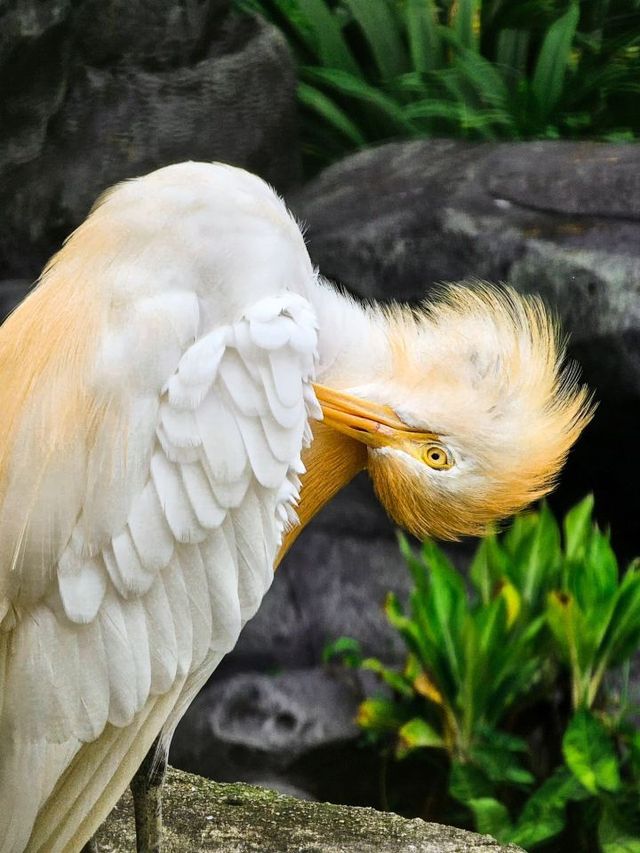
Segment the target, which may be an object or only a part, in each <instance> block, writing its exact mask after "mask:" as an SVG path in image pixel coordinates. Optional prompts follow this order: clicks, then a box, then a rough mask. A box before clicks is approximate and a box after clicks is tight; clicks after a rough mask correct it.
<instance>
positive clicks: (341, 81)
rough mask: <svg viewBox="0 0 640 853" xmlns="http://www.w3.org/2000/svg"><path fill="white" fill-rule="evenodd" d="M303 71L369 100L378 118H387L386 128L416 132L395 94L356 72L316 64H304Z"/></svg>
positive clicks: (309, 77) (315, 79) (391, 131)
mask: <svg viewBox="0 0 640 853" xmlns="http://www.w3.org/2000/svg"><path fill="white" fill-rule="evenodd" d="M301 74H302V75H303V77H304V78H305V79H306V80H309V81H311V82H312V83H318V84H323V85H325V86H328V87H330V88H331V89H334V90H335V91H337V92H340V93H341V94H343V95H346V96H348V97H350V98H353V99H354V100H356V101H361V102H362V103H364V104H367V106H368V107H370V108H371V109H372V110H373V111H374V112H375V113H377V116H378V118H379V120H381V121H384V122H385V132H386V134H387V135H389V136H391V135H393V134H404V135H407V136H415V135H416V130H415V128H414V126H413V124H412V123H411V122H410V121H409V120H408V119H407V118H405V116H404V113H403V111H402V108H401V107H400V105H399V104H397V103H396V102H395V101H394V100H393V98H390V97H389V96H388V95H385V94H384V93H383V92H381V91H380V90H379V89H378V88H376V87H375V86H373V85H371V84H370V83H368V82H367V81H366V80H364V79H362V78H361V77H359V76H358V75H356V74H350V73H348V72H346V71H341V70H338V69H335V68H315V67H311V66H304V67H303V68H301Z"/></svg>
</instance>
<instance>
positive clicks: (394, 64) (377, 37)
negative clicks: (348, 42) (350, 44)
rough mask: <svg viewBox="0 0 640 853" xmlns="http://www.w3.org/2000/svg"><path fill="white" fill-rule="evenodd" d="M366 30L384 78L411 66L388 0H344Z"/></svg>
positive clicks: (374, 56) (359, 24)
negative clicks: (372, 0)
mask: <svg viewBox="0 0 640 853" xmlns="http://www.w3.org/2000/svg"><path fill="white" fill-rule="evenodd" d="M343 2H344V4H345V6H346V7H347V8H348V9H349V10H350V11H351V13H352V15H353V17H354V19H355V20H356V21H357V23H358V26H359V27H360V29H361V30H362V32H363V33H364V37H365V39H366V40H367V44H368V45H369V49H370V50H371V53H372V55H373V58H374V60H375V63H376V65H377V67H378V70H379V72H380V76H381V78H382V79H383V80H391V79H393V78H394V77H397V75H398V74H402V73H404V72H405V71H408V70H409V62H408V57H407V53H406V51H405V48H404V46H403V44H402V39H401V38H400V32H399V30H398V27H397V23H396V19H395V17H394V15H393V14H392V12H391V9H390V7H389V5H388V4H387V0H376V2H375V3H372V2H371V0H343Z"/></svg>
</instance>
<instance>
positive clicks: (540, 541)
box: [514, 503, 560, 605]
mask: <svg viewBox="0 0 640 853" xmlns="http://www.w3.org/2000/svg"><path fill="white" fill-rule="evenodd" d="M536 521H537V523H536V525H535V527H534V528H533V531H532V533H531V534H530V538H529V539H528V548H527V549H526V553H521V552H520V549H516V552H515V556H516V559H517V560H521V563H520V568H519V571H518V573H517V574H518V578H517V580H516V583H517V584H518V587H519V589H520V592H521V594H522V597H523V599H524V601H525V602H527V603H528V604H530V605H532V604H534V603H536V602H537V601H538V600H539V598H540V596H541V594H542V593H543V592H544V591H545V589H546V587H547V581H551V580H553V579H555V575H556V572H557V569H558V567H559V565H560V531H559V529H558V525H557V524H556V520H555V518H554V517H553V515H552V513H551V510H550V509H549V507H548V506H547V504H546V503H545V504H543V505H542V507H541V509H540V513H539V514H538V515H537V518H536ZM514 574H515V567H514ZM514 580H515V578H514Z"/></svg>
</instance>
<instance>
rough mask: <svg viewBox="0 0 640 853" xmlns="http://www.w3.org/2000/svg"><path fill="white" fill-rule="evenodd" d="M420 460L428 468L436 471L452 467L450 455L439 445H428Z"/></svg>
mask: <svg viewBox="0 0 640 853" xmlns="http://www.w3.org/2000/svg"><path fill="white" fill-rule="evenodd" d="M422 458H423V460H424V461H425V462H426V463H427V465H428V466H429V467H430V468H435V469H436V470H437V471H442V470H444V469H445V468H451V466H452V465H453V459H452V457H451V454H450V453H449V451H448V450H447V448H446V447H443V446H442V445H441V444H428V445H427V446H426V448H425V450H424V452H423V454H422Z"/></svg>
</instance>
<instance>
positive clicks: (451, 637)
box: [422, 539, 468, 678]
mask: <svg viewBox="0 0 640 853" xmlns="http://www.w3.org/2000/svg"><path fill="white" fill-rule="evenodd" d="M422 554H423V558H424V561H425V563H426V565H427V566H428V567H429V570H430V572H431V577H432V583H431V595H430V597H429V602H428V606H429V610H430V613H431V618H432V620H433V622H434V627H435V625H437V627H438V630H439V634H440V636H441V638H442V642H443V644H444V648H443V651H444V653H445V654H446V657H447V660H448V662H449V666H450V667H451V671H452V673H453V674H454V675H455V676H456V678H458V677H459V676H460V672H461V667H462V659H461V654H462V650H461V640H462V625H463V620H464V616H465V613H466V611H467V608H468V602H467V592H466V589H465V585H464V581H463V580H462V578H461V576H460V575H459V574H458V572H457V571H456V570H455V569H454V568H453V566H452V565H451V563H450V562H449V560H448V559H447V558H446V556H445V555H444V553H443V552H442V551H441V550H440V548H438V546H437V545H436V544H435V543H434V542H432V541H431V540H430V539H427V540H426V541H425V542H424V544H423V546H422Z"/></svg>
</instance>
